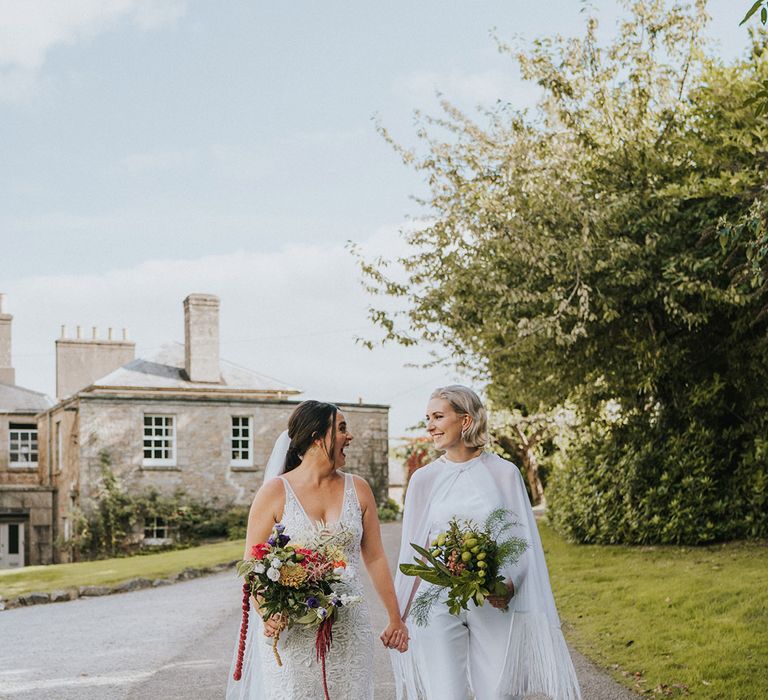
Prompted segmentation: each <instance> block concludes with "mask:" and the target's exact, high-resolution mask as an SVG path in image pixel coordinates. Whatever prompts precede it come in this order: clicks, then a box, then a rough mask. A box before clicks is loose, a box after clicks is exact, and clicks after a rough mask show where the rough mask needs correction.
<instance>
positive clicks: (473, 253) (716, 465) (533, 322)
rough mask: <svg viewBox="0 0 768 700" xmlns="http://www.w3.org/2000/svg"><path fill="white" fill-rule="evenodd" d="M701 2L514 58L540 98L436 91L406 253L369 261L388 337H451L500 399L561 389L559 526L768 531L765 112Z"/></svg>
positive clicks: (757, 73)
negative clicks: (452, 98) (569, 410)
mask: <svg viewBox="0 0 768 700" xmlns="http://www.w3.org/2000/svg"><path fill="white" fill-rule="evenodd" d="M705 22H706V14H705V9H704V4H703V3H702V2H698V3H697V4H696V6H695V7H693V8H689V7H684V6H679V5H675V6H673V7H671V8H669V7H667V6H666V5H665V3H664V2H663V1H662V0H655V1H653V2H636V3H633V4H632V5H631V6H629V7H628V11H627V16H626V19H625V20H624V21H623V22H622V24H621V26H620V28H619V32H618V35H617V38H616V39H615V40H614V41H613V43H611V44H610V45H608V46H600V45H599V43H598V41H597V38H596V30H597V23H596V21H595V20H594V19H589V20H588V22H587V26H586V31H585V34H584V36H583V37H581V38H578V39H562V38H552V39H541V40H538V41H536V42H535V43H534V45H533V47H532V48H531V50H530V51H527V52H524V53H518V54H515V52H514V51H512V49H510V48H509V47H507V46H503V45H502V46H501V48H502V51H506V52H509V53H512V54H513V56H514V57H515V58H516V59H517V61H518V62H519V65H520V67H521V71H522V74H523V76H524V77H525V78H526V79H528V80H531V81H535V82H536V83H537V84H538V85H539V86H540V87H541V98H540V101H539V104H538V108H537V109H536V110H535V111H533V112H531V113H527V112H519V111H516V110H514V109H513V107H512V106H511V105H507V104H499V105H498V106H497V107H496V108H494V109H492V110H488V111H484V112H482V113H481V114H479V115H478V116H477V117H476V118H470V117H469V116H467V115H466V114H464V113H462V112H460V111H459V110H457V109H456V108H455V107H454V106H452V105H451V104H449V103H447V102H446V103H444V104H443V107H444V114H442V115H441V116H439V117H424V118H422V123H421V124H420V128H419V130H418V136H419V138H420V145H418V146H417V147H415V148H413V149H406V148H403V147H401V146H399V145H398V144H396V143H394V141H392V139H391V138H390V137H389V135H388V134H387V133H386V132H385V131H383V133H384V135H385V137H387V138H390V141H391V142H392V143H393V146H395V148H397V149H398V150H399V152H400V153H401V154H402V156H403V159H404V161H405V162H406V163H407V164H408V165H410V166H412V167H415V168H416V169H418V170H419V171H421V172H422V173H423V174H424V176H425V179H426V182H427V183H428V185H429V195H428V196H427V197H425V198H423V199H422V200H421V201H422V204H423V205H424V207H425V219H426V224H425V226H424V227H423V228H421V229H419V230H416V231H413V232H410V233H407V234H405V235H407V238H408V241H409V243H410V244H411V251H412V253H411V254H410V255H408V256H406V257H405V258H402V259H401V260H400V261H399V264H400V265H401V266H402V267H403V268H404V270H405V277H404V278H400V279H398V280H397V281H395V280H394V279H392V278H391V277H390V276H389V274H390V272H389V271H390V269H391V268H390V267H389V266H388V265H389V264H390V263H393V262H394V261H384V260H373V261H363V263H362V269H363V272H364V274H365V275H366V276H367V278H368V282H369V284H370V286H371V287H372V288H374V289H375V290H376V291H377V292H378V293H380V294H383V295H385V296H394V297H399V298H400V299H401V301H403V302H405V304H404V309H403V311H402V312H401V313H400V314H399V316H398V314H392V313H390V312H387V311H384V310H382V309H381V308H374V309H372V318H373V319H374V321H376V322H377V323H378V324H379V325H380V326H381V327H382V328H383V329H384V330H385V334H386V337H387V338H388V339H390V340H396V341H399V342H403V343H413V342H418V341H419V340H420V339H426V340H429V341H434V342H436V343H438V344H440V345H442V346H443V347H445V348H447V351H448V352H447V360H448V361H450V362H455V363H456V364H459V365H461V366H463V367H464V368H472V369H474V370H475V372H476V373H477V375H478V378H480V379H482V380H484V381H485V382H487V386H488V393H489V396H490V398H491V399H492V400H493V402H494V403H495V404H496V405H498V406H508V407H512V406H518V407H519V406H524V407H526V411H527V412H528V413H536V412H541V411H547V410H552V409H553V408H554V407H556V406H557V405H561V404H563V403H564V402H565V401H569V402H571V404H572V405H575V406H576V407H577V411H578V414H579V417H580V428H579V429H578V430H577V436H576V438H575V439H573V440H572V441H571V442H570V445H569V447H568V449H567V451H566V452H565V453H563V454H561V455H560V459H559V462H558V463H559V468H557V469H554V470H553V471H552V474H551V475H550V486H549V488H548V492H547V500H548V507H549V509H550V514H551V516H552V518H553V520H554V522H555V524H556V525H557V526H558V527H559V528H560V529H561V531H563V532H565V533H566V534H568V535H569V536H571V537H573V538H575V539H578V540H581V541H597V542H613V541H624V542H706V541H710V540H714V539H723V538H730V537H742V536H765V535H766V534H768V516H767V515H766V505H767V504H768V501H766V494H767V492H768V488H767V486H766V474H767V473H768V468H767V467H766V462H767V460H768V421H767V420H766V418H765V416H766V409H767V408H768V344H767V343H766V330H767V329H768V314H767V313H766V304H768V292H767V285H766V279H765V274H764V272H765V259H766V258H765V256H766V249H767V245H768V244H767V243H766V235H765V222H766V215H765V208H764V205H765V202H766V199H768V193H767V192H766V165H767V163H768V160H767V156H768V151H767V150H766V146H765V144H766V138H767V137H768V122H767V121H766V118H765V116H760V115H756V114H755V111H754V109H752V108H751V107H748V106H745V102H746V101H747V99H748V98H749V97H750V96H751V95H752V94H754V92H755V89H756V86H758V85H760V84H762V82H763V81H764V80H766V79H767V78H768V61H766V58H765V55H764V50H765V48H764V43H763V40H762V38H761V36H759V35H756V37H755V41H754V46H753V48H752V51H751V53H750V54H749V55H748V56H746V57H745V58H744V59H743V60H741V61H739V62H737V63H735V64H733V65H722V64H721V63H719V62H718V61H717V60H716V59H715V58H712V57H709V56H707V54H706V52H705V45H704V41H703V38H702V30H703V28H704V25H705Z"/></svg>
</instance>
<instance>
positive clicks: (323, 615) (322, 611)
mask: <svg viewBox="0 0 768 700" xmlns="http://www.w3.org/2000/svg"><path fill="white" fill-rule="evenodd" d="M315 614H316V615H317V616H318V617H319V618H320V619H321V620H325V618H326V617H328V611H327V610H326V609H325V608H318V609H317V610H315Z"/></svg>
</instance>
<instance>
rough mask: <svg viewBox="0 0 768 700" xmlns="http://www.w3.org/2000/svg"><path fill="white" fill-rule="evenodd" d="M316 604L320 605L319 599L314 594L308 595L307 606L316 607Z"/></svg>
mask: <svg viewBox="0 0 768 700" xmlns="http://www.w3.org/2000/svg"><path fill="white" fill-rule="evenodd" d="M318 605H320V603H319V601H318V600H317V598H315V596H310V597H309V598H307V607H308V608H316V607H317V606H318Z"/></svg>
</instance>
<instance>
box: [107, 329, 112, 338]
mask: <svg viewBox="0 0 768 700" xmlns="http://www.w3.org/2000/svg"><path fill="white" fill-rule="evenodd" d="M107 339H108V340H112V329H111V328H109V329H107Z"/></svg>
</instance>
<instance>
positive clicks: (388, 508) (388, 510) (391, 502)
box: [378, 498, 402, 523]
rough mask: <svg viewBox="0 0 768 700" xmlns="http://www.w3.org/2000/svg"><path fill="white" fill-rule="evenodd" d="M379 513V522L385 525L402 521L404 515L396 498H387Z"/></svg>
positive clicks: (379, 508)
mask: <svg viewBox="0 0 768 700" xmlns="http://www.w3.org/2000/svg"><path fill="white" fill-rule="evenodd" d="M378 513H379V520H380V521H381V522H383V523H389V522H393V521H395V520H400V516H401V514H402V513H401V510H400V504H399V503H398V502H397V501H396V500H395V499H394V498H387V500H386V501H385V502H384V503H382V504H381V505H380V506H379V507H378Z"/></svg>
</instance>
